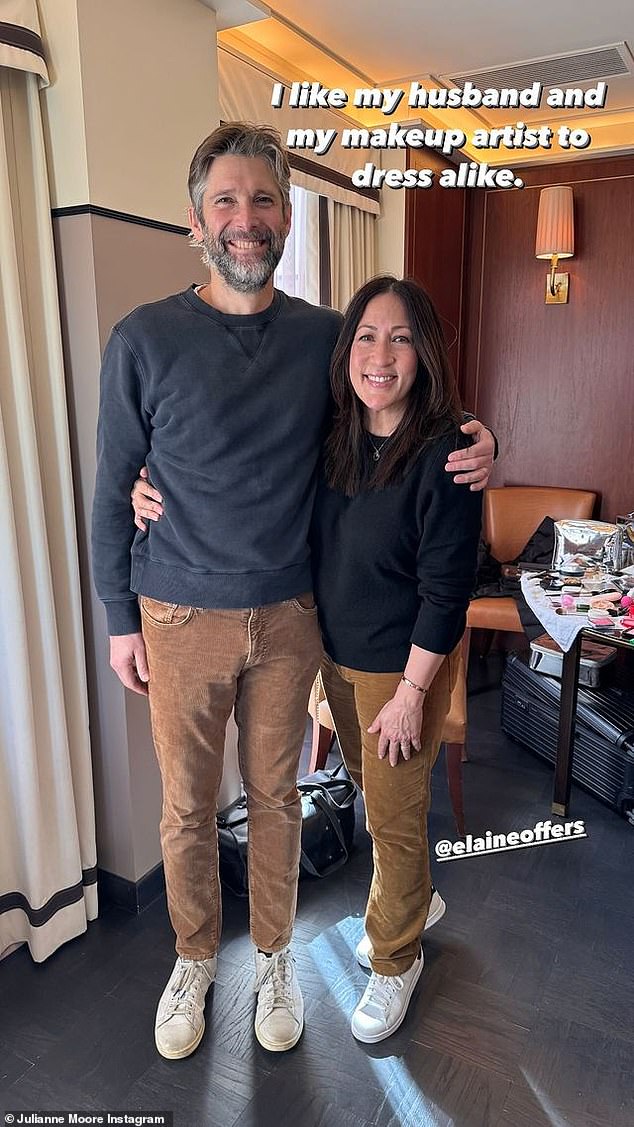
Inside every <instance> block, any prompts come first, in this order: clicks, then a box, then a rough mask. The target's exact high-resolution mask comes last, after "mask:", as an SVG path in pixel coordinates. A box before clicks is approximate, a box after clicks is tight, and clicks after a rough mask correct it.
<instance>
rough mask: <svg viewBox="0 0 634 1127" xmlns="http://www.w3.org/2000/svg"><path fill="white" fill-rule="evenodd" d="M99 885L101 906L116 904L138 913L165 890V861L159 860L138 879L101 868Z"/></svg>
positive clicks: (98, 879)
mask: <svg viewBox="0 0 634 1127" xmlns="http://www.w3.org/2000/svg"><path fill="white" fill-rule="evenodd" d="M97 887H98V890H99V904H100V907H107V906H108V905H116V907H117V908H124V909H125V910H126V912H133V913H134V914H135V915H138V913H139V912H142V911H143V909H144V908H147V907H148V905H149V904H151V903H152V902H153V901H154V900H157V899H158V897H159V896H162V894H163V893H164V892H165V877H164V875H163V863H162V862H159V864H158V865H156V866H155V867H154V868H153V869H150V872H149V873H146V874H145V876H144V877H141V879H140V880H138V881H133V880H127V879H126V878H125V877H120V876H117V874H116V873H109V872H108V871H107V870H106V869H99V870H98V874H97Z"/></svg>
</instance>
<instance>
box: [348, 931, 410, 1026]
mask: <svg viewBox="0 0 634 1127" xmlns="http://www.w3.org/2000/svg"><path fill="white" fill-rule="evenodd" d="M422 969H423V952H422V951H419V952H418V955H417V956H416V960H415V962H414V963H413V965H412V966H411V967H410V968H409V970H406V971H405V973H404V974H394V975H386V974H374V972H373V973H372V974H371V975H370V981H369V982H368V985H367V987H366V989H365V993H364V995H363V997H362V999H361V1001H360V1002H359V1005H358V1006H357V1008H356V1010H355V1011H354V1013H353V1015H352V1033H353V1035H354V1036H355V1037H356V1039H357V1041H363V1042H365V1044H366V1045H374V1044H376V1042H377V1041H383V1040H384V1039H385V1038H386V1037H389V1036H390V1035H391V1034H392V1033H394V1032H395V1031H396V1030H397V1029H398V1027H399V1025H401V1023H402V1022H403V1021H404V1019H405V1015H406V1013H407V1007H408V1005H409V1000H410V998H411V996H412V993H413V990H414V987H415V985H416V983H417V982H418V980H419V978H420V975H421V971H422Z"/></svg>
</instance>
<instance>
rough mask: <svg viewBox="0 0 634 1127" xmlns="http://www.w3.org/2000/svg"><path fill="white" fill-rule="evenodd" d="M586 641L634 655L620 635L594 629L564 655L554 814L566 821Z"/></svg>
mask: <svg viewBox="0 0 634 1127" xmlns="http://www.w3.org/2000/svg"><path fill="white" fill-rule="evenodd" d="M584 638H588V639H589V640H590V641H592V642H596V643H598V644H599V645H603V646H615V647H616V648H617V649H624V650H629V651H630V653H634V645H633V644H632V641H631V640H630V641H627V640H626V639H625V638H623V637H620V636H618V635H617V634H609V633H606V632H604V631H603V630H593V629H592V627H587V628H584V629H583V630H580V631H579V633H578V634H577V637H576V638H575V640H574V642H573V643H572V646H571V647H570V649H569V650H568V651H567V652H566V653H564V658H563V668H562V673H561V698H560V705H559V733H558V737H557V758H556V760H555V786H554V789H553V801H552V806H551V810H552V812H553V814H559V815H560V816H561V817H564V818H565V817H566V815H567V813H568V805H569V802H570V785H571V783H572V756H573V749H574V736H575V720H576V715H577V690H578V688H579V659H580V657H581V643H582V641H583V639H584Z"/></svg>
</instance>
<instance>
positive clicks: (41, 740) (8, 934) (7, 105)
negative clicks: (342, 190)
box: [0, 13, 97, 962]
mask: <svg viewBox="0 0 634 1127" xmlns="http://www.w3.org/2000/svg"><path fill="white" fill-rule="evenodd" d="M36 18H37V13H35V20H36ZM36 55H37V51H36ZM7 58H8V57H7V53H6V51H5V53H4V54H3V55H2V56H1V62H0V955H1V954H3V953H7V951H8V950H10V949H11V948H12V947H13V946H15V945H17V944H19V943H22V942H26V943H28V945H29V949H30V951H31V954H32V956H33V958H34V959H35V960H36V961H38V962H39V961H41V960H43V959H45V958H47V956H48V955H50V954H51V953H52V952H53V951H54V950H55V949H56V948H57V947H59V946H60V944H62V943H64V942H65V941H66V940H68V939H71V938H73V937H74V936H76V935H79V934H80V933H81V932H83V931H85V930H86V926H87V921H88V920H90V919H94V918H95V916H96V915H97V887H96V883H95V881H96V850H95V827H94V806H93V791H92V774H91V762H90V742H89V732H88V707H87V695H86V673H85V665H84V647H83V631H82V620H81V604H80V593H79V568H78V560H77V544H76V533H75V513H74V507H73V493H72V481H71V467H70V455H69V438H68V423H67V415H66V397H65V387H64V373H63V367H62V348H61V334H60V322H59V310H58V299H57V284H56V277H55V263H54V254H53V238H52V229H51V216H50V203H49V197H48V186H47V176H46V162H45V152H44V141H43V135H42V121H41V115H40V105H39V93H38V77H37V73H39V74H40V76H41V77H45V76H42V75H41V65H40V64H38V65H37V66H34V67H33V68H32V69H31V71H30V72H29V70H28V65H27V64H26V63H25V52H24V51H23V50H19V51H17V57H16V61H15V64H14V65H12V64H11V62H10V61H7ZM9 59H10V55H9ZM40 63H41V60H40ZM16 68H18V69H16ZM36 71H37V73H35V72H36Z"/></svg>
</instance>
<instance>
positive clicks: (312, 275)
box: [273, 185, 319, 305]
mask: <svg viewBox="0 0 634 1127" xmlns="http://www.w3.org/2000/svg"><path fill="white" fill-rule="evenodd" d="M291 207H292V209H293V222H292V224H291V230H290V233H289V235H288V238H287V240H286V244H285V246H284V254H283V255H282V257H281V259H280V264H279V266H278V267H277V270H276V271H275V275H274V279H273V280H274V282H275V285H276V286H277V288H278V289H280V290H283V291H284V293H287V294H289V295H290V296H291V297H303V298H304V300H305V301H310V302H311V303H312V304H313V305H319V196H317V195H315V193H314V192H306V191H305V190H304V189H303V188H296V187H294V185H291Z"/></svg>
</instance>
